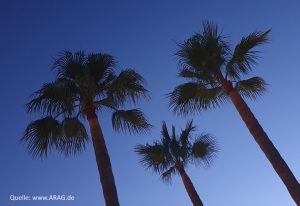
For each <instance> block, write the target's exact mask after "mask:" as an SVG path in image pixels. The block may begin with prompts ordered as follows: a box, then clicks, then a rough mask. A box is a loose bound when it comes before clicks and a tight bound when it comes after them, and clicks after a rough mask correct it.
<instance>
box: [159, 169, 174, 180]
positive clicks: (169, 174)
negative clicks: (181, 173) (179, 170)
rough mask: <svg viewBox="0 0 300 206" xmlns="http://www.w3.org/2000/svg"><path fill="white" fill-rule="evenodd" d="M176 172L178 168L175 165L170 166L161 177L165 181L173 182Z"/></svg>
mask: <svg viewBox="0 0 300 206" xmlns="http://www.w3.org/2000/svg"><path fill="white" fill-rule="evenodd" d="M174 174H176V168H175V166H172V167H170V168H169V169H167V170H166V171H164V172H163V173H162V174H161V176H160V178H161V179H162V181H163V182H164V183H171V180H172V175H174Z"/></svg>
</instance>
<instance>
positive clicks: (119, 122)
mask: <svg viewBox="0 0 300 206" xmlns="http://www.w3.org/2000/svg"><path fill="white" fill-rule="evenodd" d="M112 125H113V128H114V129H115V130H117V131H128V132H129V133H139V132H147V131H149V129H150V128H151V127H152V125H151V124H149V123H148V121H147V119H146V117H145V116H144V114H143V113H142V112H141V111H140V110H138V109H131V110H117V111H115V112H114V113H113V115H112Z"/></svg>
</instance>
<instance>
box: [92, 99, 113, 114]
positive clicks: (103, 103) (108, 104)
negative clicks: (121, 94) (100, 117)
mask: <svg viewBox="0 0 300 206" xmlns="http://www.w3.org/2000/svg"><path fill="white" fill-rule="evenodd" d="M94 105H95V109H96V110H97V111H98V110H101V109H102V108H109V109H113V110H116V109H117V107H118V105H117V103H116V102H115V100H114V99H113V98H111V97H106V98H103V99H100V100H99V101H95V102H94Z"/></svg>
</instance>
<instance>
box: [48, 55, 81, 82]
mask: <svg viewBox="0 0 300 206" xmlns="http://www.w3.org/2000/svg"><path fill="white" fill-rule="evenodd" d="M86 62H87V59H86V57H85V54H84V52H83V51H79V52H75V53H72V52H70V51H64V52H62V53H60V54H58V55H57V57H56V58H55V62H54V64H53V69H54V70H55V71H56V74H57V77H58V78H70V79H74V80H75V79H78V78H82V77H83V76H84V75H85V74H86Z"/></svg>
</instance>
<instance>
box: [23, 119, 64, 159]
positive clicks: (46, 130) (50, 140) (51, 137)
mask: <svg viewBox="0 0 300 206" xmlns="http://www.w3.org/2000/svg"><path fill="white" fill-rule="evenodd" d="M61 140H62V127H61V124H60V123H59V122H58V121H57V120H55V119H53V118H52V117H45V118H42V119H38V120H35V121H33V122H31V123H30V124H29V125H28V126H27V128H26V130H25V133H24V135H23V137H22V139H21V141H22V142H24V143H25V144H26V145H27V149H28V152H29V153H30V154H31V155H32V156H33V157H37V156H39V157H43V156H46V157H47V154H48V151H49V150H51V149H54V148H59V147H60V145H61Z"/></svg>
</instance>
